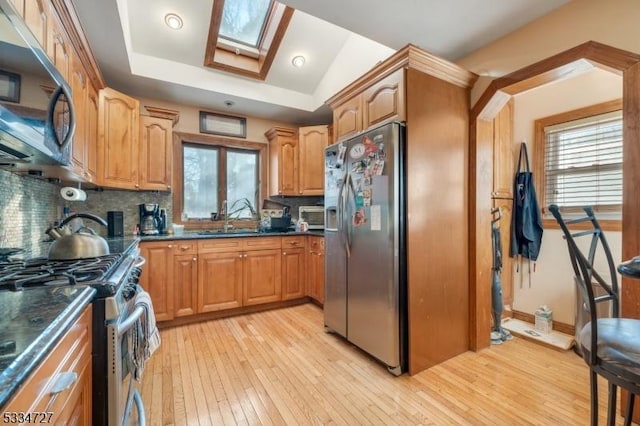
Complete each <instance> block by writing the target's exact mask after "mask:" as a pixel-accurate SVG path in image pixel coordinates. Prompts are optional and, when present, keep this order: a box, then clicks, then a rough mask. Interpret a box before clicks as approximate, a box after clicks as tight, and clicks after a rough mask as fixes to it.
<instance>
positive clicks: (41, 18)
mask: <svg viewBox="0 0 640 426" xmlns="http://www.w3.org/2000/svg"><path fill="white" fill-rule="evenodd" d="M15 3H16V8H17V7H18V6H19V5H18V4H17V3H22V2H15ZM23 7H24V22H25V24H27V27H29V30H31V32H32V33H33V35H34V36H35V38H36V40H38V43H40V46H41V47H42V48H43V49H45V51H46V49H47V39H48V37H47V34H48V28H47V20H48V16H49V13H48V11H47V10H46V9H45V7H48V5H47V4H45V3H44V0H31V1H27V2H26V3H24V6H23Z"/></svg>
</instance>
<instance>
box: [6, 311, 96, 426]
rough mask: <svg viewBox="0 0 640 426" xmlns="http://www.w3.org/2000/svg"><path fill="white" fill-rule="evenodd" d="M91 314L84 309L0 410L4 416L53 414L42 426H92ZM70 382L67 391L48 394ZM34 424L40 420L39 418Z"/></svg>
mask: <svg viewBox="0 0 640 426" xmlns="http://www.w3.org/2000/svg"><path fill="white" fill-rule="evenodd" d="M91 310H92V306H91V305H89V306H87V308H86V309H85V310H84V312H83V313H82V315H81V316H80V318H78V320H77V321H76V322H75V323H74V324H73V325H72V326H71V328H70V329H69V330H68V331H67V332H66V333H65V335H64V336H63V337H62V338H61V339H60V341H59V342H58V343H57V344H56V346H55V347H54V348H53V350H52V351H51V352H50V353H49V355H47V357H46V358H45V359H44V360H43V361H42V362H41V364H40V365H39V366H38V367H37V368H36V370H35V371H34V372H33V373H32V374H31V375H30V376H29V377H28V378H27V379H26V381H25V383H24V384H23V385H22V386H21V387H20V388H19V389H18V391H17V392H16V393H15V395H14V396H13V397H12V398H11V399H10V400H9V402H8V403H7V404H6V405H5V406H4V407H2V410H3V412H5V413H8V412H15V413H25V414H26V413H34V412H52V413H53V416H52V417H51V418H47V419H46V421H42V423H53V424H57V425H58V424H60V425H90V424H91V418H92V400H91V398H92V396H91V389H92V378H91V377H92V376H91V347H92V343H91V342H92V334H91V330H92V327H91V319H92V316H91ZM70 378H71V385H70V386H69V387H67V388H65V389H64V390H62V391H61V392H59V393H56V394H52V393H51V389H52V387H53V386H54V385H56V384H57V383H58V381H59V380H67V379H70ZM74 378H75V379H74ZM36 420H37V421H40V420H43V419H41V418H40V417H38V418H37V419H36ZM32 421H33V420H32ZM29 423H30V422H29Z"/></svg>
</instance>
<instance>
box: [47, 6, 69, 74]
mask: <svg viewBox="0 0 640 426" xmlns="http://www.w3.org/2000/svg"><path fill="white" fill-rule="evenodd" d="M47 29H48V38H47V47H46V49H47V55H49V58H51V60H52V61H53V64H54V65H55V66H56V69H57V70H58V71H59V72H60V74H62V77H63V78H64V79H65V81H69V73H70V72H71V49H72V47H71V42H70V41H69V39H68V38H67V35H66V33H65V30H64V28H63V27H62V24H60V22H59V21H58V19H57V17H56V16H55V12H53V11H50V13H49V15H48V20H47Z"/></svg>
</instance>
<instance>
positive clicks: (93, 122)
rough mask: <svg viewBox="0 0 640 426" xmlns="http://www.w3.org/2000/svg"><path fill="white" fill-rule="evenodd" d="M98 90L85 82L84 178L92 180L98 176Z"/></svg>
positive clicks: (88, 180)
mask: <svg viewBox="0 0 640 426" xmlns="http://www.w3.org/2000/svg"><path fill="white" fill-rule="evenodd" d="M98 103H99V100H98V91H97V90H96V88H95V87H94V86H93V84H91V83H90V82H88V83H87V100H86V103H85V105H86V111H85V134H86V138H87V146H86V150H87V163H86V167H85V169H86V180H87V182H94V181H95V180H96V177H97V176H98V109H99V106H98Z"/></svg>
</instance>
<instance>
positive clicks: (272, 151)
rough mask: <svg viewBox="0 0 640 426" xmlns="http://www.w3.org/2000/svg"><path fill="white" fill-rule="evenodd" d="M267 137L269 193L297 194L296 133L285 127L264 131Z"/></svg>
mask: <svg viewBox="0 0 640 426" xmlns="http://www.w3.org/2000/svg"><path fill="white" fill-rule="evenodd" d="M265 136H266V137H267V139H269V194H270V195H298V134H297V132H296V130H294V129H289V128H286V127H273V128H271V129H269V130H268V131H267V132H265Z"/></svg>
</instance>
